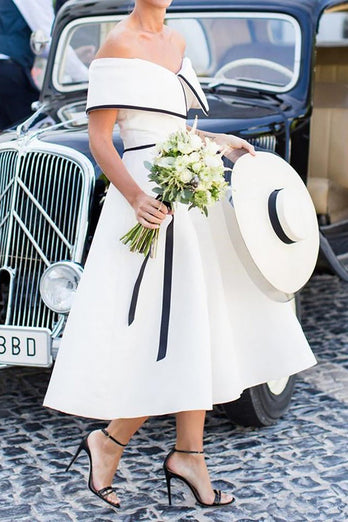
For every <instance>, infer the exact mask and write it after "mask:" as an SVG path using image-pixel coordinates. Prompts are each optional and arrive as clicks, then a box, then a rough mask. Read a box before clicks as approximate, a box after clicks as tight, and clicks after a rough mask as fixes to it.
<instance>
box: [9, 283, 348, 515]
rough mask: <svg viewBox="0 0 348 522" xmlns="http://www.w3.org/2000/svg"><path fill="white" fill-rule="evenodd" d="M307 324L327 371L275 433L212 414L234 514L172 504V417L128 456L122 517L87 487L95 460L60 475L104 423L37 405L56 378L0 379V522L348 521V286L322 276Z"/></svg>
mask: <svg viewBox="0 0 348 522" xmlns="http://www.w3.org/2000/svg"><path fill="white" fill-rule="evenodd" d="M303 325H304V328H305V331H306V333H307V335H308V338H309V340H310V342H311V345H312V347H313V349H314V351H315V353H316V355H317V357H318V360H319V365H318V366H317V367H315V368H313V369H311V370H308V371H306V372H303V373H302V374H301V375H300V376H299V379H298V384H297V387H296V392H295V395H294V398H293V402H292V406H291V409H290V410H289V412H288V413H287V414H286V415H285V417H284V418H283V419H282V420H280V421H279V422H278V423H277V424H276V425H275V426H272V427H268V428H262V429H251V428H241V427H234V426H232V425H231V424H230V422H229V421H228V420H227V419H226V418H225V417H224V416H223V415H222V414H221V413H218V412H211V413H209V415H208V419H207V424H206V433H205V441H206V451H207V453H208V454H209V455H210V460H209V465H210V467H211V470H212V479H213V480H214V482H215V484H216V486H217V487H220V488H222V489H223V490H226V491H232V490H233V492H234V495H235V497H236V502H235V504H233V505H232V506H230V507H227V508H210V509H208V510H203V509H200V508H198V507H197V506H196V505H195V503H194V500H193V498H192V497H191V495H190V493H189V492H188V491H187V490H186V489H185V488H184V486H183V487H181V485H180V483H175V490H174V491H175V496H174V506H173V507H168V505H167V500H166V491H165V482H164V478H163V475H162V462H163V458H164V456H165V454H166V452H167V451H168V450H169V448H170V447H171V445H172V442H173V439H174V419H173V417H161V418H153V419H151V420H150V421H148V423H147V424H146V425H145V426H144V427H143V428H142V429H141V430H140V431H139V433H138V434H137V435H136V436H135V437H134V438H133V440H132V441H131V443H130V445H129V447H128V448H127V450H126V452H125V454H124V458H123V460H122V463H121V467H120V470H119V473H118V478H117V486H118V492H119V496H120V498H121V499H122V508H121V509H120V510H118V511H115V510H113V509H112V508H110V509H109V508H107V507H104V506H106V505H105V504H103V502H102V501H99V500H98V499H97V498H96V497H94V496H93V495H92V494H91V493H90V492H89V491H88V490H87V488H86V478H87V458H86V456H84V457H81V458H80V459H79V460H78V461H77V463H76V465H75V466H74V468H73V470H72V471H71V472H70V473H69V474H67V473H65V472H64V468H65V466H66V463H67V461H68V460H69V458H70V457H71V454H72V452H73V451H74V450H75V448H76V446H77V444H78V443H79V441H80V439H81V436H82V434H84V433H85V432H86V431H89V430H91V429H93V428H94V427H97V426H100V425H99V424H95V422H93V421H91V422H88V421H87V422H86V421H84V420H82V419H77V418H73V417H69V416H65V415H62V414H59V413H54V412H50V411H48V410H45V409H43V408H42V407H41V403H42V398H43V394H44V391H45V388H46V385H47V382H48V379H49V375H50V372H49V371H48V370H38V369H23V368H9V369H5V370H2V372H1V373H0V396H1V404H0V415H1V425H0V435H1V439H0V440H1V447H0V455H1V461H0V520H1V521H17V520H24V521H30V522H31V521H45V522H64V521H103V522H108V521H115V520H119V521H122V522H140V521H142V520H145V521H147V520H155V521H163V522H164V521H179V520H180V521H199V522H227V521H232V522H233V521H240V522H247V521H254V520H256V521H259V522H261V521H277V522H297V521H298V522H303V521H315V522H318V521H328V520H333V521H335V522H336V521H337V522H339V521H347V520H348V456H347V426H348V406H347V405H348V285H346V284H344V283H342V282H340V281H339V280H338V279H337V278H336V277H334V276H330V275H316V276H315V277H314V278H313V279H312V280H311V282H310V284H309V285H308V286H307V287H306V289H305V291H304V292H303Z"/></svg>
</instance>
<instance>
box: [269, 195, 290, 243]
mask: <svg viewBox="0 0 348 522" xmlns="http://www.w3.org/2000/svg"><path fill="white" fill-rule="evenodd" d="M281 190H283V189H276V190H274V191H273V192H272V193H271V195H270V196H269V198H268V214H269V218H270V220H271V225H272V227H273V230H274V232H275V233H276V234H277V236H278V237H279V239H280V240H281V241H283V243H286V244H287V245H291V244H293V243H296V241H293V240H292V239H290V237H289V236H287V235H286V233H285V232H284V229H283V227H282V225H281V223H280V221H279V218H278V214H277V197H278V194H279V192H280V191H281Z"/></svg>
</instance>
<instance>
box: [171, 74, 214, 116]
mask: <svg viewBox="0 0 348 522" xmlns="http://www.w3.org/2000/svg"><path fill="white" fill-rule="evenodd" d="M177 76H178V77H179V78H181V79H182V80H184V82H185V83H186V84H187V86H188V87H189V88H190V89H191V91H192V92H193V94H194V95H195V96H196V98H197V100H198V102H199V104H200V106H201V109H202V111H203V112H204V114H205V115H206V116H208V110H209V109H206V107H205V104H204V103H203V100H202V98H201V97H200V96H199V94H198V92H197V91H196V89H195V88H194V87H193V85H191V83H190V82H189V81H188V80H187V79H186V78H185V76H183V75H182V74H178V75H177Z"/></svg>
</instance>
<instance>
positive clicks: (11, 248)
mask: <svg viewBox="0 0 348 522" xmlns="http://www.w3.org/2000/svg"><path fill="white" fill-rule="evenodd" d="M72 152H74V151H72ZM0 169H1V171H0V176H1V178H0V179H1V185H0V216H1V220H0V260H1V263H0V270H1V268H5V269H6V270H7V272H9V273H11V274H12V277H11V281H10V289H9V298H8V306H7V307H8V310H7V317H6V321H5V323H6V324H11V325H16V326H34V327H35V326H36V327H45V328H49V329H52V328H53V327H54V325H55V323H56V322H57V321H58V319H59V316H58V314H56V313H54V312H52V311H51V310H50V309H49V308H47V307H46V305H45V304H44V303H43V301H42V300H41V297H40V291H39V284H40V278H41V275H42V273H43V272H44V270H45V269H46V268H47V267H48V266H49V265H50V264H52V263H54V262H55V261H60V260H63V259H64V260H73V261H81V256H82V248H81V243H82V242H83V241H84V238H85V233H86V228H87V223H86V221H87V212H88V205H89V197H90V193H91V177H90V176H89V183H88V182H86V181H88V176H86V175H85V173H84V169H83V167H82V166H81V165H80V164H79V163H78V162H77V161H75V160H74V159H71V158H69V157H66V156H64V155H62V154H59V153H54V152H46V151H40V150H31V151H27V152H23V153H20V152H19V153H16V152H14V151H7V150H5V151H0ZM86 178H87V180H86Z"/></svg>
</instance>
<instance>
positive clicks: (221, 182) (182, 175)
mask: <svg viewBox="0 0 348 522" xmlns="http://www.w3.org/2000/svg"><path fill="white" fill-rule="evenodd" d="M195 129H196V125H194V126H193V128H192V129H191V130H190V131H188V130H186V129H185V130H179V131H177V132H174V133H172V134H171V135H170V136H169V137H168V139H167V140H166V141H164V142H163V143H160V144H158V145H157V146H156V151H155V158H154V161H153V163H149V162H147V161H146V162H144V165H145V167H146V168H147V169H148V170H149V171H150V174H149V179H150V180H151V181H153V182H155V183H156V186H155V188H154V189H153V191H154V192H155V193H156V194H157V199H158V200H160V201H162V202H163V203H164V204H166V206H167V207H168V208H169V209H170V210H174V205H175V203H183V204H184V205H189V210H190V209H191V208H194V207H197V208H199V209H200V210H201V212H202V213H204V214H205V215H206V216H207V215H208V207H209V206H211V205H212V204H213V203H215V202H216V201H218V200H219V199H221V197H222V196H223V195H224V194H225V191H226V189H227V186H228V184H227V183H226V181H225V178H224V171H225V170H228V169H226V168H225V166H224V164H223V161H222V157H221V156H222V153H219V147H218V146H217V145H216V143H214V142H213V141H212V140H210V139H209V138H205V141H203V140H202V139H201V138H200V136H198V134H196V132H195ZM158 236H159V228H156V229H150V228H146V227H144V226H143V225H141V224H140V223H138V224H137V225H135V226H134V227H133V228H132V229H131V230H129V232H127V234H125V235H124V236H123V237H121V241H122V242H123V243H124V244H128V243H129V248H130V250H131V252H140V253H142V254H144V255H145V256H147V255H148V254H149V252H150V255H151V257H155V255H156V246H157V241H158Z"/></svg>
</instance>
